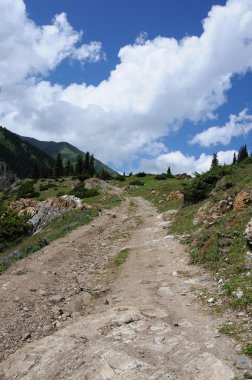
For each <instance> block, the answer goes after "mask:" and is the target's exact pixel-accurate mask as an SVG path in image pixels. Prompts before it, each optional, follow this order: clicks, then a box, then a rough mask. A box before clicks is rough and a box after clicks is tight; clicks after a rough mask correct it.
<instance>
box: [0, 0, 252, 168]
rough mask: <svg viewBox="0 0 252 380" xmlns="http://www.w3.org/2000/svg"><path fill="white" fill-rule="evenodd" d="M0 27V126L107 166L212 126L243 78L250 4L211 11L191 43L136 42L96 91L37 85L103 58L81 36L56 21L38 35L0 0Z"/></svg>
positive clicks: (251, 0) (16, 3) (251, 30)
mask: <svg viewBox="0 0 252 380" xmlns="http://www.w3.org/2000/svg"><path fill="white" fill-rule="evenodd" d="M0 21H1V22H0V86H1V93H0V122H1V123H2V124H4V125H5V126H6V127H7V128H10V129H11V130H13V131H16V132H18V133H20V134H23V135H31V136H34V137H37V138H42V139H56V140H68V141H69V142H71V143H73V144H76V145H77V146H78V147H80V148H82V149H88V150H90V151H92V152H94V154H95V155H96V156H98V157H99V158H101V159H103V160H105V161H112V162H113V163H114V164H116V165H119V163H120V161H123V160H128V159H134V158H137V157H138V154H139V152H143V151H144V152H146V153H149V152H151V151H152V148H153V152H156V154H160V153H161V152H162V151H163V152H164V149H165V148H164V147H163V146H162V144H161V145H160V141H161V139H162V137H163V136H166V135H167V134H169V133H170V132H171V131H175V130H176V129H178V128H180V127H181V125H182V124H183V121H184V120H190V121H192V122H197V121H199V120H204V119H209V118H213V115H214V112H215V111H216V109H217V108H218V107H219V106H220V105H222V104H223V103H224V102H225V101H226V94H227V91H228V89H230V87H231V80H232V75H233V74H235V73H244V72H246V71H248V70H251V68H252V0H242V1H241V0H229V1H228V2H227V4H226V6H214V7H213V8H212V10H211V11H210V12H209V14H208V17H207V18H206V19H205V20H204V22H203V32H202V34H201V36H199V37H197V36H191V37H185V38H184V39H182V40H181V41H178V40H176V39H173V38H165V37H157V38H155V39H153V40H146V34H142V35H141V36H139V38H138V39H137V41H136V42H135V43H134V44H132V45H127V46H124V47H122V48H121V49H120V51H119V59H120V63H119V64H118V65H117V66H116V67H115V69H114V70H113V71H112V72H111V74H110V76H109V78H108V79H107V80H104V81H103V82H101V83H100V84H99V85H98V86H92V85H90V86H87V85H86V84H85V83H83V84H82V85H80V84H72V85H70V86H68V87H66V88H64V87H63V86H62V85H60V84H59V85H52V84H51V83H50V82H48V81H46V77H45V75H47V73H48V72H50V71H51V70H53V69H55V68H56V67H57V65H59V63H60V62H62V61H63V60H64V59H66V58H71V59H78V60H80V61H81V62H85V61H92V62H96V61H97V60H99V59H101V58H104V55H103V53H102V51H101V44H100V43H97V42H95V43H94V42H93V43H90V44H86V45H81V46H79V45H80V41H81V37H82V34H81V33H80V32H77V31H75V30H74V29H73V27H72V26H71V25H70V24H69V23H68V21H67V18H66V15H65V14H64V13H63V14H60V15H57V16H55V18H54V20H53V21H52V24H50V25H45V26H42V27H38V26H37V25H35V24H34V23H33V22H32V21H31V20H30V19H29V18H28V16H27V14H26V11H25V5H24V2H23V0H0ZM157 149H158V153H157ZM169 154H170V153H169ZM158 159H159V158H157V160H158ZM202 160H203V159H202Z"/></svg>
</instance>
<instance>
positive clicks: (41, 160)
mask: <svg viewBox="0 0 252 380" xmlns="http://www.w3.org/2000/svg"><path fill="white" fill-rule="evenodd" d="M54 165H55V161H54V159H53V158H52V157H51V156H49V155H48V154H46V153H45V152H43V151H41V150H40V149H38V148H37V147H35V146H34V145H32V144H30V143H29V142H27V141H24V140H22V139H21V138H20V137H19V136H18V135H17V134H15V133H13V132H10V131H9V130H8V129H6V128H3V127H0V176H4V175H6V173H7V172H9V173H12V174H13V175H16V176H17V177H19V178H29V177H30V178H31V177H32V176H33V174H34V171H35V170H36V171H37V172H38V173H41V174H43V173H46V172H47V171H48V168H50V167H54Z"/></svg>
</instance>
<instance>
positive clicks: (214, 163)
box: [210, 153, 219, 170]
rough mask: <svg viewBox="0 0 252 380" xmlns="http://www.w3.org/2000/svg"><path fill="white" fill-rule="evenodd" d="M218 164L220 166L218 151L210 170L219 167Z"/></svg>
mask: <svg viewBox="0 0 252 380" xmlns="http://www.w3.org/2000/svg"><path fill="white" fill-rule="evenodd" d="M218 166H219V160H218V155H217V153H214V154H213V158H212V163H211V168H210V170H213V169H216V168H218Z"/></svg>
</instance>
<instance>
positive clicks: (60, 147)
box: [20, 136, 118, 175]
mask: <svg viewBox="0 0 252 380" xmlns="http://www.w3.org/2000/svg"><path fill="white" fill-rule="evenodd" d="M20 138H21V139H22V140H24V141H27V142H28V143H30V144H32V145H33V146H35V147H37V148H38V149H40V150H42V151H43V152H45V153H46V154H48V155H49V156H50V157H52V158H53V159H54V160H55V159H56V158H57V154H58V153H60V154H61V156H62V160H63V164H64V165H65V164H66V162H67V160H70V161H71V163H72V164H75V163H76V160H77V156H78V155H79V154H81V155H82V156H83V158H84V159H85V157H86V153H85V152H83V151H81V150H80V149H78V148H77V147H75V146H74V145H72V144H70V143H68V142H66V141H60V142H55V141H42V140H37V139H35V138H33V137H26V136H20ZM94 160H95V165H94V166H95V170H96V172H97V173H98V174H100V173H101V172H102V170H105V171H107V172H108V173H110V174H111V175H117V174H118V173H117V172H116V171H115V170H114V169H112V168H110V167H109V166H107V165H106V164H104V163H103V162H101V161H100V160H98V159H97V158H95V159H94Z"/></svg>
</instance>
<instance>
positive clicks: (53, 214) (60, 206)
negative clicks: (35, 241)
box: [29, 195, 83, 233]
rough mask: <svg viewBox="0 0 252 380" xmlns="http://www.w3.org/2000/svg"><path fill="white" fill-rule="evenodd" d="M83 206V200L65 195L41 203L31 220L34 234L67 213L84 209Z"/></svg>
mask: <svg viewBox="0 0 252 380" xmlns="http://www.w3.org/2000/svg"><path fill="white" fill-rule="evenodd" d="M82 206H83V204H82V201H81V199H80V198H77V197H74V196H73V195H63V196H62V197H59V198H49V199H47V200H46V201H43V202H39V203H38V204H37V206H36V213H35V214H34V215H33V216H32V218H31V219H30V220H29V221H30V223H31V224H32V225H33V233H35V232H36V231H38V230H39V229H41V228H42V227H44V226H46V225H47V224H48V223H50V222H51V221H52V220H54V219H56V218H58V217H59V216H60V215H62V214H64V213H65V212H68V211H70V210H73V209H78V208H82Z"/></svg>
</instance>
